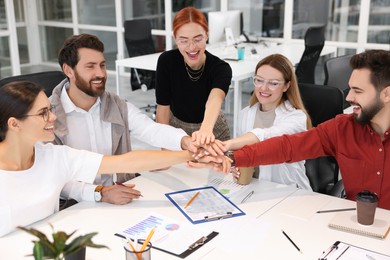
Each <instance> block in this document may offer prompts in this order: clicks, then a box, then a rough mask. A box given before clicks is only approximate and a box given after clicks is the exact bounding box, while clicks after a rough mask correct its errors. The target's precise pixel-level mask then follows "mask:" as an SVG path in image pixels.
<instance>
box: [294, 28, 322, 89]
mask: <svg viewBox="0 0 390 260" xmlns="http://www.w3.org/2000/svg"><path fill="white" fill-rule="evenodd" d="M325 27H326V25H322V26H319V27H309V29H307V31H306V33H305V50H304V52H303V54H302V57H301V60H300V61H299V63H298V65H297V66H296V68H295V74H296V75H297V80H298V83H300V82H301V83H311V84H314V83H315V81H314V79H315V67H316V65H317V62H318V59H319V57H320V54H321V51H322V49H323V48H324V44H325Z"/></svg>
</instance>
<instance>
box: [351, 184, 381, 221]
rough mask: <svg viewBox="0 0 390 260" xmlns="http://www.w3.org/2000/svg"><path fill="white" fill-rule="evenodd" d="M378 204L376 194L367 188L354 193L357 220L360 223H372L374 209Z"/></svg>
mask: <svg viewBox="0 0 390 260" xmlns="http://www.w3.org/2000/svg"><path fill="white" fill-rule="evenodd" d="M377 205H378V196H377V195H376V194H375V193H372V192H370V191H368V190H364V191H361V192H359V193H358V194H357V195H356V209H357V220H358V223H360V224H362V225H372V224H373V223H374V219H375V210H376V206H377Z"/></svg>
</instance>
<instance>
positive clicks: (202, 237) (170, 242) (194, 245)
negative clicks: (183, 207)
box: [115, 212, 218, 258]
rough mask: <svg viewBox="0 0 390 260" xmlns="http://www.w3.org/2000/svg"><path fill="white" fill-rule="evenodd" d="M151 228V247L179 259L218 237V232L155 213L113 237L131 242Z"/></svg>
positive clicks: (145, 235) (144, 234) (143, 237)
mask: <svg viewBox="0 0 390 260" xmlns="http://www.w3.org/2000/svg"><path fill="white" fill-rule="evenodd" d="M152 228H154V229H155V232H154V235H153V237H152V238H151V240H150V242H151V244H152V247H153V248H155V249H158V250H160V251H163V252H165V253H168V254H172V255H175V256H177V257H180V258H185V257H187V256H188V255H190V254H191V253H193V252H195V251H196V250H197V249H198V248H200V247H201V246H202V245H203V244H206V243H207V242H209V241H210V240H211V239H213V238H214V237H215V236H217V235H218V232H214V231H210V230H203V229H200V228H199V227H197V228H195V227H194V226H193V225H191V224H190V223H188V222H185V223H184V222H179V221H177V220H174V219H171V218H168V217H166V216H164V215H161V214H158V213H155V212H152V213H150V214H149V215H147V216H146V217H145V218H143V219H142V220H141V221H139V222H138V223H136V224H134V225H132V226H130V227H128V228H126V229H124V230H123V231H120V232H118V233H116V234H115V235H116V236H119V237H122V238H126V239H131V240H133V241H134V240H138V239H145V238H146V237H147V236H148V234H149V232H150V230H151V229H152Z"/></svg>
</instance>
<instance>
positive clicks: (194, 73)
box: [184, 61, 205, 81]
mask: <svg viewBox="0 0 390 260" xmlns="http://www.w3.org/2000/svg"><path fill="white" fill-rule="evenodd" d="M184 66H185V67H186V71H187V74H188V77H189V78H190V80H191V81H198V80H199V79H200V78H201V77H202V75H203V71H204V67H205V66H204V63H203V64H202V67H200V69H198V70H193V69H191V68H190V67H189V66H188V65H187V63H186V62H185V61H184Z"/></svg>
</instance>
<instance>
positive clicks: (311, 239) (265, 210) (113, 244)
mask: <svg viewBox="0 0 390 260" xmlns="http://www.w3.org/2000/svg"><path fill="white" fill-rule="evenodd" d="M211 174H214V173H212V172H209V171H208V170H194V169H187V168H185V167H184V166H182V165H179V166H175V167H172V168H170V169H169V170H167V171H165V172H153V173H142V176H140V177H137V178H135V179H133V180H131V182H132V183H135V184H136V188H137V189H139V190H141V192H142V194H143V196H144V197H142V198H140V199H139V200H136V201H134V202H132V203H130V204H128V205H123V206H119V205H111V204H106V203H94V202H81V203H78V204H76V205H75V206H72V207H70V208H68V209H66V210H63V211H61V212H59V213H57V214H55V215H53V216H51V217H48V218H47V219H44V220H42V221H39V222H37V223H35V224H33V226H34V227H35V228H38V229H39V230H41V231H43V232H44V233H46V234H50V233H51V229H50V227H49V226H48V223H52V224H53V225H54V228H55V229H56V230H64V231H67V232H71V231H73V230H76V229H77V230H78V232H77V233H76V235H79V234H85V233H88V232H98V235H97V236H96V237H94V238H93V241H94V242H96V243H99V244H104V245H106V246H108V247H109V248H110V250H107V249H93V248H88V249H87V259H93V260H99V259H115V260H116V259H125V253H124V250H123V245H122V240H121V239H120V238H119V237H117V236H115V235H114V233H116V232H119V231H122V230H124V229H125V228H127V227H129V226H131V225H133V224H135V223H137V222H138V221H140V220H142V219H143V218H144V217H145V216H146V215H147V214H149V213H150V212H157V213H160V214H162V215H165V216H167V217H170V218H173V219H176V220H178V221H180V222H182V221H183V222H184V221H188V220H187V219H186V218H185V217H184V216H183V215H182V214H181V213H180V212H179V210H178V209H177V208H176V207H175V206H173V204H172V203H170V202H169V201H168V199H166V197H165V196H164V194H165V193H166V192H171V191H174V190H181V189H186V188H190V187H198V186H201V185H202V184H205V183H207V179H208V178H209V177H210V175H211ZM257 184H258V185H255V186H256V187H255V188H254V190H255V194H254V195H253V196H252V197H250V198H249V199H248V200H247V201H246V202H245V203H243V204H239V205H238V206H239V207H240V208H241V209H242V210H243V211H244V212H245V213H246V216H242V217H236V218H231V219H225V220H222V221H214V222H210V223H203V224H198V225H197V226H199V227H200V228H204V229H206V230H214V231H217V232H219V235H218V236H217V237H215V238H214V239H213V240H211V241H210V242H209V243H208V244H206V245H204V246H203V247H201V248H200V249H199V250H197V251H196V252H194V253H193V254H191V255H190V256H189V257H187V258H186V259H206V260H207V259H218V258H220V259H221V258H223V259H259V258H261V259H287V258H288V259H311V260H312V259H317V257H318V256H319V255H320V254H321V253H322V251H323V250H325V249H327V248H328V247H329V246H330V245H331V244H332V243H333V242H335V241H336V240H342V241H344V242H349V243H351V244H355V245H361V246H364V247H365V248H369V249H372V250H375V251H379V252H382V253H387V254H390V239H389V238H386V239H385V240H383V241H382V240H377V239H372V238H366V237H362V236H357V235H352V234H349V233H345V232H340V231H335V230H331V229H329V228H328V227H327V224H328V222H329V220H330V218H331V217H332V216H333V213H327V214H316V213H315V212H316V211H317V210H318V209H322V208H333V207H343V206H348V207H350V206H351V204H353V202H350V201H346V200H341V199H338V198H334V197H329V196H325V195H320V194H315V193H311V192H304V191H302V190H298V189H296V188H295V187H291V186H285V185H280V184H276V183H271V182H267V181H259V182H258V183H257ZM291 206H294V207H295V206H296V210H295V211H291ZM37 210H39V209H37ZM299 211H305V212H308V213H309V214H307V216H308V218H307V219H300V218H298V217H297V215H298V214H299ZM297 212H298V213H297ZM386 212H387V214H388V215H389V218H390V212H389V211H386ZM281 229H284V230H285V231H286V232H287V234H289V235H290V236H291V237H292V239H294V241H295V242H296V243H297V244H298V245H299V246H300V247H301V248H302V251H303V254H301V253H298V252H297V250H296V249H295V248H294V247H293V246H292V245H291V244H290V242H289V241H288V240H287V239H286V238H285V237H284V236H283V235H282V233H281ZM32 239H33V237H32V236H30V235H28V234H27V233H25V232H22V231H16V232H13V233H11V234H8V235H7V236H5V237H2V238H0V259H12V260H14V259H16V260H18V259H28V258H25V256H26V255H28V254H31V252H32V246H33V244H32V243H31V240H32ZM152 250H153V251H152V259H164V260H165V259H179V258H177V257H174V256H172V255H169V254H166V253H163V252H160V251H159V250H155V249H152ZM30 259H32V258H31V257H30Z"/></svg>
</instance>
